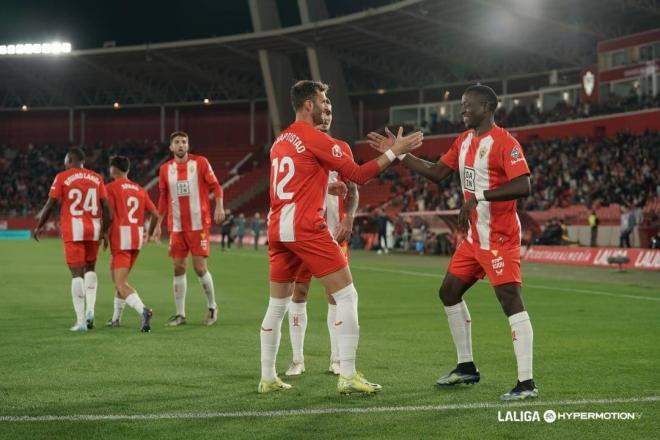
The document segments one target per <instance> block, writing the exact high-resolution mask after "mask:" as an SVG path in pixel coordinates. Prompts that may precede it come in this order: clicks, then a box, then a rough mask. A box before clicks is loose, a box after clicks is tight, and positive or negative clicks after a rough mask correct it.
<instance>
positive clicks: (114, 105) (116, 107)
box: [112, 102, 119, 110]
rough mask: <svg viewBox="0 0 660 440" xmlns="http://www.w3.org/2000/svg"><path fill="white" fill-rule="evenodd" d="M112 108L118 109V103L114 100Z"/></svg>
mask: <svg viewBox="0 0 660 440" xmlns="http://www.w3.org/2000/svg"><path fill="white" fill-rule="evenodd" d="M112 108H114V109H115V110H119V103H118V102H115V103H114V104H112Z"/></svg>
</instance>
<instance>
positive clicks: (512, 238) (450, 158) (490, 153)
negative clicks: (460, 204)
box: [440, 126, 530, 250]
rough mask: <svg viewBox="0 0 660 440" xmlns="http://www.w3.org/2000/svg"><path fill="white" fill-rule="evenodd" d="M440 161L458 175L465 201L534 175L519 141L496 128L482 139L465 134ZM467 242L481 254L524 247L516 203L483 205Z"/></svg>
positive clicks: (472, 222)
mask: <svg viewBox="0 0 660 440" xmlns="http://www.w3.org/2000/svg"><path fill="white" fill-rule="evenodd" d="M440 160H441V161H442V163H444V164H445V165H447V166H448V167H450V168H451V169H453V170H455V171H458V172H459V175H460V179H461V188H462V190H463V197H464V198H465V200H467V199H469V198H470V197H473V196H474V193H475V192H477V191H480V190H489V189H494V188H497V187H499V186H502V185H504V184H505V183H507V182H509V181H511V180H513V179H515V178H516V177H519V176H522V175H525V174H530V172H529V167H528V166H527V161H526V160H525V156H524V155H523V151H522V148H521V147H520V144H519V143H518V141H517V140H516V139H515V138H514V137H513V136H511V134H510V133H509V132H508V131H506V130H505V129H503V128H500V127H498V126H494V127H493V128H492V129H491V130H489V131H488V132H487V133H484V134H483V135H482V136H477V135H476V134H475V132H474V130H469V131H466V132H464V133H462V134H461V135H460V136H459V137H458V138H457V139H456V140H455V141H454V143H453V144H452V146H451V148H450V149H449V151H447V153H446V154H444V155H443V156H442V157H441V158H440ZM467 240H468V242H469V243H471V244H473V245H474V247H475V248H478V249H481V250H499V249H514V248H519V247H520V219H519V218H518V214H517V213H516V201H515V200H509V201H504V202H489V201H484V200H482V201H480V202H479V203H477V207H476V208H475V210H474V211H473V213H472V217H471V219H470V229H469V230H468V236H467Z"/></svg>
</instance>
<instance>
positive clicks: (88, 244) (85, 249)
mask: <svg viewBox="0 0 660 440" xmlns="http://www.w3.org/2000/svg"><path fill="white" fill-rule="evenodd" d="M98 254H99V242H98V241H91V240H89V241H65V242H64V259H65V260H66V264H67V265H68V266H69V267H82V266H85V265H87V264H95V263H96V257H97V256H98Z"/></svg>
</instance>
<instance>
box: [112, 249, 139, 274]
mask: <svg viewBox="0 0 660 440" xmlns="http://www.w3.org/2000/svg"><path fill="white" fill-rule="evenodd" d="M139 254H140V250H139V249H133V250H129V251H113V252H112V261H111V263H110V269H124V268H125V269H130V268H132V267H133V265H134V264H135V260H137V257H138V255H139Z"/></svg>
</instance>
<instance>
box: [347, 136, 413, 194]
mask: <svg viewBox="0 0 660 440" xmlns="http://www.w3.org/2000/svg"><path fill="white" fill-rule="evenodd" d="M423 141H424V134H423V133H422V132H421V131H416V132H414V133H411V134H409V135H407V136H403V128H402V127H399V132H398V134H397V136H396V138H395V139H394V143H393V144H392V145H391V147H390V148H388V149H387V150H385V151H384V152H383V154H381V155H380V156H378V157H377V158H376V159H373V160H370V161H369V162H367V163H365V164H364V165H362V166H359V165H357V164H356V163H355V162H354V161H353V160H350V161H347V162H346V163H344V165H343V166H342V167H341V168H339V169H338V170H337V171H338V172H339V174H340V175H341V177H342V178H343V179H344V180H347V181H351V182H355V183H357V184H358V185H363V184H365V183H367V182H368V181H369V180H371V179H372V178H374V177H376V176H377V175H378V174H379V173H380V172H381V171H383V170H384V169H385V168H387V167H389V166H390V165H391V164H392V162H394V160H395V159H396V158H397V156H400V155H402V154H406V153H408V152H410V151H412V150H414V149H416V148H419V147H421V146H422V142H423Z"/></svg>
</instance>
